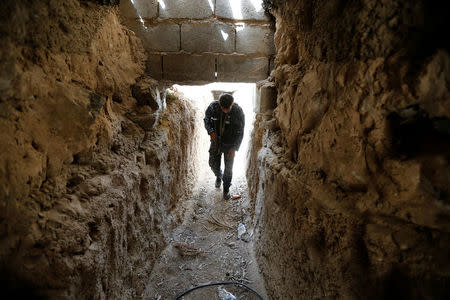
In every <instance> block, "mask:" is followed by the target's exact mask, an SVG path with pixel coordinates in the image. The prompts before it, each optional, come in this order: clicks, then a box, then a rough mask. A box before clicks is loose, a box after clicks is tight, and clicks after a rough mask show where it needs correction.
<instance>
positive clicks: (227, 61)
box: [120, 0, 275, 84]
mask: <svg viewBox="0 0 450 300" xmlns="http://www.w3.org/2000/svg"><path fill="white" fill-rule="evenodd" d="M120 11H121V15H122V20H123V22H124V23H125V25H127V26H128V28H130V29H131V30H133V31H134V32H135V33H136V35H137V36H138V37H140V38H141V40H142V41H143V43H144V47H145V49H146V50H147V54H148V61H147V73H148V74H149V75H150V76H151V77H153V78H155V79H158V80H167V81H173V82H177V83H193V84H195V83H205V82H216V81H219V82H256V81H259V80H263V79H265V78H267V76H268V75H269V72H270V71H271V69H272V65H273V58H274V55H275V49H274V42H273V34H274V26H273V22H272V21H271V18H270V17H269V15H268V14H267V13H266V12H265V11H264V9H263V8H262V0H122V1H120Z"/></svg>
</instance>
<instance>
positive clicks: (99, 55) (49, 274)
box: [0, 0, 196, 299]
mask: <svg viewBox="0 0 450 300" xmlns="http://www.w3.org/2000/svg"><path fill="white" fill-rule="evenodd" d="M98 2H100V4H103V3H106V4H110V3H113V4H114V3H115V2H118V1H91V2H88V1H78V0H68V1H55V0H46V1H9V0H7V1H2V3H1V10H0V20H1V21H0V36H1V41H2V47H0V65H1V68H0V128H1V132H0V141H1V142H0V153H1V156H0V268H1V269H0V271H1V278H0V282H1V287H2V294H3V296H5V295H6V297H7V296H8V293H10V294H14V295H15V296H17V295H20V294H22V295H25V296H28V297H32V298H34V297H36V296H37V295H41V296H43V297H45V298H51V299H136V298H139V297H140V296H141V294H142V292H143V291H144V287H145V284H146V281H147V279H148V278H149V274H150V271H151V269H152V266H153V264H154V261H155V258H156V257H157V256H158V255H159V253H160V251H161V250H162V249H163V247H164V246H165V245H164V243H165V242H164V239H165V237H166V236H167V235H168V234H169V233H170V231H171V230H172V229H173V228H174V226H175V225H176V224H178V223H179V221H180V220H181V218H182V214H183V205H182V200H183V199H184V198H185V197H186V195H187V189H188V188H189V187H190V186H191V185H192V183H193V182H194V180H192V179H193V178H192V174H191V170H193V169H195V157H194V151H193V147H192V145H193V143H194V142H195V140H196V137H195V133H194V122H195V118H196V116H195V114H193V112H192V109H191V107H190V105H189V103H187V102H185V101H183V100H178V99H177V98H175V97H173V96H172V97H170V101H169V98H168V100H167V107H166V105H165V103H164V95H165V94H164V93H160V92H159V90H158V87H157V86H158V84H157V82H155V81H152V80H151V79H145V78H144V79H139V77H140V76H141V75H142V74H143V73H144V70H145V59H146V55H145V53H144V48H143V46H142V43H141V41H140V40H139V39H138V38H136V37H135V35H134V33H133V32H131V31H129V30H128V29H126V28H125V27H124V26H122V25H121V24H120V22H119V17H118V15H119V14H118V9H117V7H111V6H103V5H100V4H98ZM137 80H139V82H138V83H137V84H136V81H137ZM132 85H134V86H133V88H131V86H132ZM132 95H133V96H134V97H135V98H138V99H137V101H136V99H135V98H133V97H132ZM161 96H162V97H161ZM188 136H189V138H186V137H188Z"/></svg>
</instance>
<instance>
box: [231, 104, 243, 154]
mask: <svg viewBox="0 0 450 300" xmlns="http://www.w3.org/2000/svg"><path fill="white" fill-rule="evenodd" d="M237 125H238V128H237V130H236V141H235V144H234V147H233V148H234V150H236V151H238V150H239V147H240V146H241V143H242V139H243V138H244V127H245V115H244V112H243V111H242V108H241V107H239V110H238V113H237Z"/></svg>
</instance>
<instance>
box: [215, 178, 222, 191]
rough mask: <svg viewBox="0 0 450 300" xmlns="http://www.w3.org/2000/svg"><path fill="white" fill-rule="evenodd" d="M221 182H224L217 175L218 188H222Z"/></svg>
mask: <svg viewBox="0 0 450 300" xmlns="http://www.w3.org/2000/svg"><path fill="white" fill-rule="evenodd" d="M221 183H222V178H220V177H216V189H218V188H220V184H221Z"/></svg>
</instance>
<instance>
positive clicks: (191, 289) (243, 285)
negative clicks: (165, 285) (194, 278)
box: [175, 281, 264, 300]
mask: <svg viewBox="0 0 450 300" xmlns="http://www.w3.org/2000/svg"><path fill="white" fill-rule="evenodd" d="M214 285H240V286H242V287H245V288H246V289H248V290H250V291H252V292H253V293H254V294H255V295H257V296H258V297H259V299H261V300H264V298H263V297H262V296H261V295H260V294H259V293H258V292H257V291H255V290H254V289H252V288H251V287H249V286H248V285H245V284H243V283H240V282H236V281H225V282H213V283H207V284H202V285H198V286H194V287H193V288H190V289H188V290H187V291H185V292H183V293H181V294H179V295H178V296H177V297H176V298H175V300H179V299H181V297H183V296H184V295H187V294H189V293H190V292H192V291H195V290H197V289H201V288H204V287H208V286H214Z"/></svg>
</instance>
